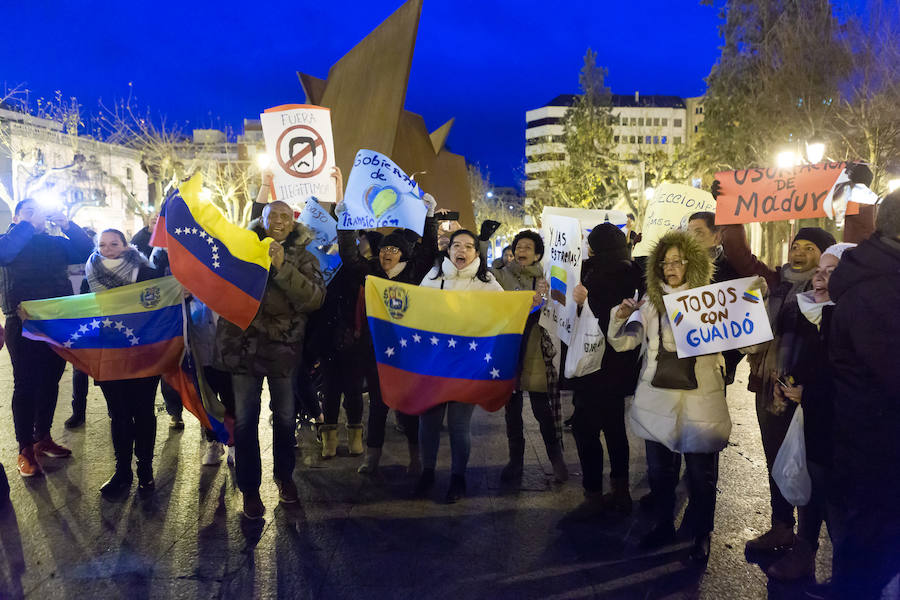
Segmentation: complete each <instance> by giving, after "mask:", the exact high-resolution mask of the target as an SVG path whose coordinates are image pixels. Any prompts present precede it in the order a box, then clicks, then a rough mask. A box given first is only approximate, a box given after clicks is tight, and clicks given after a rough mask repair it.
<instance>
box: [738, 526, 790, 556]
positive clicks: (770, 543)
mask: <svg viewBox="0 0 900 600" xmlns="http://www.w3.org/2000/svg"><path fill="white" fill-rule="evenodd" d="M794 539H795V536H794V528H793V527H792V526H789V525H785V524H783V523H775V524H774V525H772V528H771V529H769V530H768V531H767V532H765V533H764V534H762V535H759V536H757V537H755V538H753V539H752V540H748V541H747V543H746V544H745V545H744V547H745V549H746V550H748V551H750V552H771V551H773V550H777V549H779V548H786V547H789V546H793V545H794Z"/></svg>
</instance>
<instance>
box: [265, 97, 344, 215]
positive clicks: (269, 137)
mask: <svg viewBox="0 0 900 600" xmlns="http://www.w3.org/2000/svg"><path fill="white" fill-rule="evenodd" d="M259 118H260V121H261V122H262V130H263V137H264V138H265V140H266V153H267V154H268V155H269V159H270V160H271V165H272V166H271V169H272V173H273V175H274V181H273V182H272V184H273V189H272V191H273V192H274V194H275V198H277V199H278V200H282V201H284V202H287V203H288V204H290V205H291V206H292V207H294V208H300V207H302V206H303V205H304V204H305V203H306V200H307V199H308V198H311V197H313V196H315V197H316V198H318V199H319V201H320V202H335V201H336V200H337V196H336V194H337V192H336V190H335V186H334V180H332V178H331V169H332V168H333V167H334V138H333V137H332V133H331V110H329V109H327V108H324V107H321V106H312V105H308V104H284V105H282V106H275V107H273V108H267V109H266V111H265V112H264V113H262V114H261V115H259Z"/></svg>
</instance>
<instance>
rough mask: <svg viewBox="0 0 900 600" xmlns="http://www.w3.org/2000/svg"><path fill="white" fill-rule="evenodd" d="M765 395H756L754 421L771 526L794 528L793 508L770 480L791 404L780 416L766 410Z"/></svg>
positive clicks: (786, 428) (789, 415)
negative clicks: (763, 464) (759, 439)
mask: <svg viewBox="0 0 900 600" xmlns="http://www.w3.org/2000/svg"><path fill="white" fill-rule="evenodd" d="M766 403H767V395H766V393H765V392H757V393H756V419H757V421H758V422H759V432H760V434H762V444H763V452H764V453H765V455H766V468H767V470H768V471H769V500H770V503H771V505H772V524H773V525H774V524H775V523H776V522H777V523H781V524H783V525H787V526H788V527H793V526H794V523H795V521H794V507H793V506H792V505H791V503H790V502H788V501H787V500H785V499H784V496H782V495H781V490H779V489H778V484H776V483H775V480H774V479H772V464H773V463H774V462H775V457H776V456H777V455H778V450H779V449H780V448H781V443H782V442H783V441H784V436H785V435H787V430H788V427H789V426H790V424H791V418H793V416H794V408H795V407H796V406H797V405H796V404H794V403H793V402H788V407H787V409H786V410H785V411H784V412H783V413H781V414H780V415H776V414H773V413H771V412H769V411H768V410H766Z"/></svg>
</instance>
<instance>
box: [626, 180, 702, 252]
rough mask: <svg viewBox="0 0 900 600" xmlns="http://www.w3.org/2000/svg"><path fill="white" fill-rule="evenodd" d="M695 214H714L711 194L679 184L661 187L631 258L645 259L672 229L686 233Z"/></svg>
mask: <svg viewBox="0 0 900 600" xmlns="http://www.w3.org/2000/svg"><path fill="white" fill-rule="evenodd" d="M695 212H716V201H715V200H714V199H713V197H712V194H710V193H709V192H707V191H705V190H701V189H699V188H695V187H691V186H689V185H682V184H680V183H662V184H660V185H659V187H657V188H656V191H655V192H654V193H653V198H652V199H651V200H650V202H648V203H647V212H646V214H645V215H644V226H643V228H642V229H641V233H642V235H643V237H642V238H641V241H640V243H638V245H636V246H635V247H634V251H633V252H632V256H648V255H649V254H650V250H651V249H652V248H653V247H654V246H655V245H656V242H658V241H659V238H661V237H662V236H664V235H665V234H666V233H668V232H669V231H672V230H673V229H687V220H688V218H689V217H690V216H691V215H692V214H694V213H695Z"/></svg>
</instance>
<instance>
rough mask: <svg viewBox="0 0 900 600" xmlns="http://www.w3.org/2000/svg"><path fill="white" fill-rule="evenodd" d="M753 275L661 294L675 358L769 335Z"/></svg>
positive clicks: (763, 339)
mask: <svg viewBox="0 0 900 600" xmlns="http://www.w3.org/2000/svg"><path fill="white" fill-rule="evenodd" d="M755 280H756V277H744V278H743V279H732V280H731V281H723V282H722V283H713V284H710V285H704V286H703V287H698V288H693V289H690V290H684V291H681V292H673V293H671V294H666V295H665V296H663V301H664V302H665V303H666V313H667V314H668V316H669V325H671V327H672V332H673V333H674V334H675V346H676V348H677V350H678V358H687V357H689V356H700V355H702V354H713V353H715V352H723V351H725V350H734V349H736V348H743V347H745V346H752V345H754V344H761V343H763V342H768V341H769V340H771V339H772V337H773V336H772V328H771V327H770V326H769V317H768V315H767V313H766V303H765V301H764V300H763V297H762V293H761V292H760V291H759V290H758V289H749V287H750V284H751V283H752V282H753V281H755Z"/></svg>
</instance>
